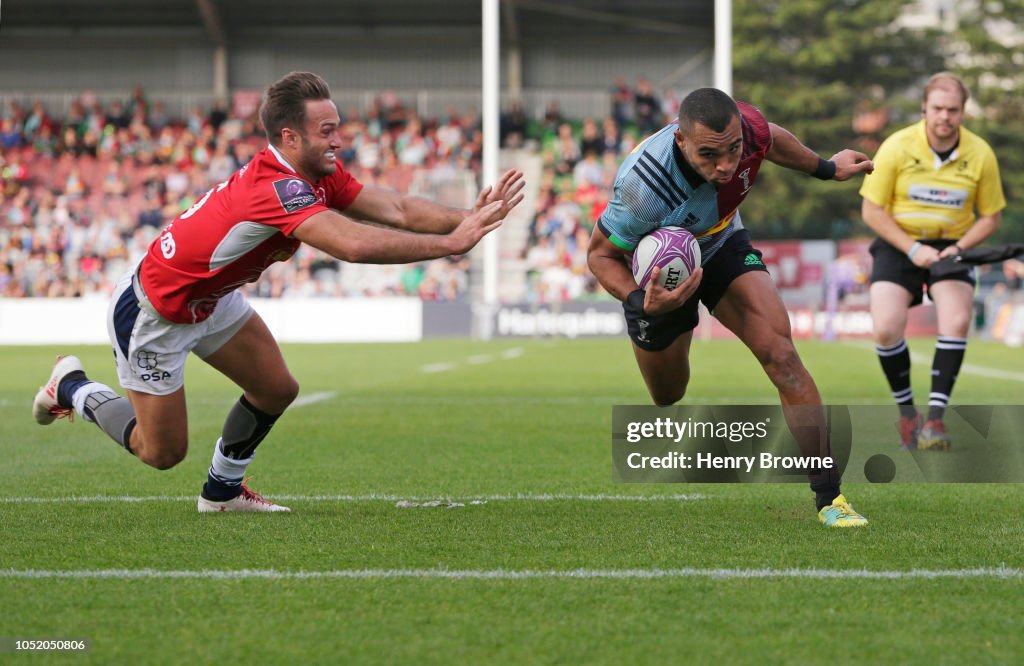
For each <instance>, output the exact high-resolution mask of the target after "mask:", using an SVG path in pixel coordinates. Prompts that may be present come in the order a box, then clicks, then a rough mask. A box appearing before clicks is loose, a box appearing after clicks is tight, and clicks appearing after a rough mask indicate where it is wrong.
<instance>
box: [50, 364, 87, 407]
mask: <svg viewBox="0 0 1024 666" xmlns="http://www.w3.org/2000/svg"><path fill="white" fill-rule="evenodd" d="M91 381H92V380H91V379H89V378H88V377H86V376H85V373H84V372H82V371H81V370H72V371H71V372H69V373H68V374H66V375H64V379H62V380H60V384H57V404H58V405H60V406H61V407H65V408H71V407H72V406H73V405H72V404H71V400H72V398H74V396H75V391H77V390H78V389H79V388H81V387H82V386H84V385H85V384H89V383H90V382H91Z"/></svg>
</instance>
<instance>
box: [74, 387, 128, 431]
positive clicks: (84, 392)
mask: <svg viewBox="0 0 1024 666" xmlns="http://www.w3.org/2000/svg"><path fill="white" fill-rule="evenodd" d="M98 391H105V392H107V393H110V394H111V395H112V396H113V397H118V396H117V392H116V391H114V389H112V388H110V387H109V386H107V385H106V384H101V383H100V382H94V381H92V380H89V383H88V384H85V385H83V386H82V387H80V388H79V389H78V390H77V391H75V392H74V393H73V394H72V395H71V406H72V407H74V408H75V413H76V414H78V415H79V416H81V417H82V418H83V419H85V420H86V421H88V422H89V423H96V421H95V420H94V419H92V418H89V415H88V414H86V413H85V401H86V400H87V399H88V398H89V396H90V395H92V394H93V393H96V392H98Z"/></svg>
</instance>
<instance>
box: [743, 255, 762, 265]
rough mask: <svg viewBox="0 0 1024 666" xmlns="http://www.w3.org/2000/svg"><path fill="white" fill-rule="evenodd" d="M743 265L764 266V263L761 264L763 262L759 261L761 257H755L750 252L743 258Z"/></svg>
mask: <svg viewBox="0 0 1024 666" xmlns="http://www.w3.org/2000/svg"><path fill="white" fill-rule="evenodd" d="M743 264H744V265H745V266H764V262H763V261H761V257H759V256H757V255H756V254H754V253H753V252H751V253H750V254H748V255H747V256H746V257H745V258H744V259H743Z"/></svg>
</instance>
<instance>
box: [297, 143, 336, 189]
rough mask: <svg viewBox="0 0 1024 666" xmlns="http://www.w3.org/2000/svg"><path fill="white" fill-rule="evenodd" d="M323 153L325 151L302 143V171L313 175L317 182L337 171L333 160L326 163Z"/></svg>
mask: <svg viewBox="0 0 1024 666" xmlns="http://www.w3.org/2000/svg"><path fill="white" fill-rule="evenodd" d="M325 152H326V151H325V150H322V149H318V148H314V147H313V146H311V145H310V144H308V143H305V142H303V146H302V170H303V171H305V172H307V173H310V174H313V175H315V176H316V179H317V180H319V179H321V178H325V177H327V176H330V175H331V174H333V173H334V172H335V171H336V170H337V165H336V164H335V162H334V160H331V161H328V160H327V158H325V157H324V153H325Z"/></svg>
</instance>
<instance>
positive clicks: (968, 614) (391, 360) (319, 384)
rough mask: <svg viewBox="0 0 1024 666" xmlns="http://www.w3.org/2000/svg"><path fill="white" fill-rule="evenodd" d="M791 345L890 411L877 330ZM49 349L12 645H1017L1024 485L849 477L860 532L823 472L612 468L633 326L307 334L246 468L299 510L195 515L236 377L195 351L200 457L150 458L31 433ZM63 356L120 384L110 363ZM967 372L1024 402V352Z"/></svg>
mask: <svg viewBox="0 0 1024 666" xmlns="http://www.w3.org/2000/svg"><path fill="white" fill-rule="evenodd" d="M930 345H931V342H930V341H927V340H921V341H912V343H911V347H912V349H913V350H914V351H916V352H919V353H920V354H923V355H928V356H930V354H931V347H930ZM799 348H800V350H801V354H802V356H803V357H804V360H805V362H806V363H807V365H808V366H809V367H810V369H811V372H812V373H813V374H814V376H815V378H816V380H817V381H818V384H819V387H820V388H821V391H822V394H823V396H824V398H825V400H826V402H830V403H856V404H884V403H887V402H888V400H889V397H888V391H887V388H886V386H885V383H884V379H883V377H882V373H881V371H880V369H879V368H878V363H877V360H876V359H875V358H874V354H873V351H872V349H871V347H870V346H865V345H862V344H850V345H845V344H822V343H810V342H804V343H800V344H799ZM57 351H58V350H55V349H49V348H44V347H21V348H0V366H2V368H3V373H2V376H0V446H2V449H0V450H2V453H3V463H2V464H0V534H2V535H3V548H2V549H0V600H2V608H3V612H2V613H0V648H2V647H4V646H6V648H5V649H8V650H9V649H10V644H11V641H13V640H14V639H32V638H76V639H78V638H87V639H89V640H90V641H91V645H92V647H91V652H90V653H89V654H88V655H70V654H66V653H65V654H56V653H46V654H42V653H40V654H36V655H34V656H33V657H32V658H31V660H32V662H33V663H63V662H69V661H75V662H76V663H77V662H78V661H91V662H94V663H140V664H141V663H223V662H225V661H233V660H237V659H244V660H248V661H254V662H256V663H268V664H276V663H280V664H295V663H438V664H449V663H515V664H521V663H568V664H575V663H609V664H623V663H630V664H632V663H708V662H720V663H756V664H764V663H820V662H825V663H827V662H836V661H842V662H844V663H922V664H925V663H927V664H932V663H1019V662H1020V661H1021V659H1022V657H1024V638H1022V636H1024V618H1022V614H1021V612H1020V608H1021V606H1020V600H1021V598H1022V597H1024V578H1022V577H1021V576H1022V574H1021V569H1022V568H1024V552H1022V548H1021V545H1022V544H1024V523H1022V521H1021V520H1020V518H1019V510H1018V508H1017V507H1019V506H1020V505H1021V500H1022V499H1024V491H1022V489H1021V487H1020V486H1016V485H982V484H975V485H940V484H931V485H925V484H921V485H914V484H909V485H891V486H872V485H866V484H848V485H847V486H844V491H845V492H846V494H847V496H848V497H849V498H850V499H851V501H852V502H853V503H854V505H855V506H856V507H857V509H858V510H860V511H861V512H862V513H864V515H865V516H867V517H868V518H869V520H870V521H871V525H870V526H869V527H868V528H866V529H863V530H856V531H847V532H840V531H827V530H824V529H823V528H821V527H820V526H819V525H818V523H817V520H816V517H815V515H814V511H813V505H812V500H811V496H810V492H809V491H808V490H807V488H806V487H805V486H804V485H803V484H788V485H756V486H738V485H627V484H614V483H612V481H611V457H610V442H611V406H612V405H613V404H646V403H647V396H646V393H645V391H644V388H643V384H642V381H641V379H640V376H639V373H638V371H637V370H636V368H635V364H634V362H633V360H632V355H631V352H630V350H629V344H628V342H627V341H626V340H625V339H618V340H606V341H575V342H569V341H558V342H536V341H504V342H495V343H469V342H464V341H459V342H449V341H431V342H424V343H420V344H415V345H350V346H327V345H324V346H290V347H286V349H285V356H286V358H287V359H288V361H289V364H290V366H291V368H292V371H293V373H294V374H295V375H296V377H297V378H298V379H299V382H300V384H301V385H302V387H303V390H302V404H299V405H297V406H296V407H294V408H293V409H292V410H290V411H289V412H288V414H286V415H285V416H284V417H283V418H282V419H281V420H280V421H279V422H278V425H277V426H275V428H274V430H273V432H272V434H271V436H270V437H269V438H268V439H267V441H266V442H264V444H263V445H262V446H261V447H260V450H259V455H258V457H257V460H256V462H255V463H254V464H253V466H252V467H251V468H250V472H251V473H252V474H253V475H254V477H255V479H254V481H253V484H252V485H253V487H254V488H256V489H257V490H259V491H261V492H264V493H266V494H267V495H268V496H269V497H271V498H283V497H289V498H291V499H287V500H285V499H281V502H282V503H284V504H287V505H289V506H291V508H292V511H293V512H292V513H291V514H283V515H280V514H278V515H257V516H251V515H250V516H243V515H223V516H221V515H200V514H198V513H196V510H195V497H196V495H197V494H198V492H199V489H200V486H201V484H202V482H203V480H204V479H205V474H206V468H207V466H208V465H209V460H210V454H211V451H212V445H213V442H214V441H215V440H216V437H217V435H218V433H219V430H220V426H221V423H222V421H223V418H224V416H225V414H226V412H227V409H228V408H229V407H230V405H231V403H232V402H233V401H234V400H235V399H236V398H237V395H238V390H237V389H236V388H235V387H233V386H232V385H231V384H230V383H229V382H228V381H227V380H225V379H223V378H222V377H220V376H219V375H218V374H216V373H215V372H214V371H212V370H211V369H209V368H208V367H206V366H205V365H204V364H202V363H201V362H198V361H196V362H193V363H191V365H190V366H189V368H188V374H189V379H188V381H187V390H188V400H189V409H190V413H189V418H190V431H191V434H192V445H191V451H190V454H189V457H188V458H187V459H186V461H185V462H184V463H182V464H181V465H179V466H178V467H176V468H174V469H173V470H170V471H167V472H158V471H156V470H152V469H149V468H146V467H144V466H143V465H141V464H139V462H138V461H136V460H135V459H133V458H132V457H131V456H129V455H128V454H126V453H125V452H124V451H122V450H120V449H119V448H118V447H117V446H115V445H114V444H113V443H112V442H110V441H109V440H107V439H106V438H105V436H104V435H102V433H100V432H99V431H98V430H97V429H96V428H95V427H93V426H91V425H88V424H84V423H80V422H75V423H73V424H67V423H63V422H58V423H56V424H54V425H53V426H50V427H47V428H41V427H39V426H37V425H35V423H34V422H33V421H32V419H31V416H30V414H29V408H30V403H31V399H32V395H33V394H34V392H35V389H36V388H37V386H38V385H39V384H40V383H41V382H42V381H43V380H45V378H46V376H47V373H48V372H49V368H50V365H51V363H52V359H53V356H54V354H55V353H56V352H57ZM59 351H63V352H65V353H67V352H73V353H75V354H78V355H79V356H80V357H81V358H82V359H83V361H84V362H85V365H86V369H87V370H88V371H89V373H90V375H91V376H93V377H94V378H96V379H99V380H102V381H106V382H108V383H110V384H111V385H116V379H115V375H114V369H113V364H112V361H111V359H110V351H109V350H108V349H106V348H102V347H86V348H74V349H70V348H69V349H62V350H59ZM692 360H693V377H694V378H693V381H692V383H691V386H690V389H689V393H688V396H687V398H686V401H687V402H689V403H691V404H700V403H716V404H750V403H768V404H771V403H773V402H775V401H776V400H777V397H776V395H775V393H774V390H773V389H772V387H771V385H770V384H769V382H768V381H767V379H766V378H765V377H764V375H763V373H762V372H761V370H760V368H759V367H758V365H757V364H756V362H755V361H754V360H753V358H752V357H751V356H750V354H749V353H748V352H746V351H745V350H744V349H743V348H742V347H741V346H740V345H739V343H736V342H695V344H694V347H693V352H692ZM967 363H968V367H966V368H965V370H964V371H963V372H962V373H961V377H960V381H959V382H958V384H957V389H956V395H955V401H957V402H961V403H975V404H1000V403H1017V402H1020V398H1019V396H1020V395H1021V394H1022V388H1024V386H1022V384H1024V359H1022V358H1021V352H1020V351H1019V350H1011V349H1007V348H1005V347H1002V346H999V345H989V344H985V343H980V342H974V341H972V343H971V345H970V347H969V349H968V354H967ZM928 371H929V364H926V363H920V362H918V363H916V364H915V368H914V386H915V387H916V389H917V392H918V396H919V402H921V399H920V396H922V395H924V393H925V392H926V389H927V385H928V384H927V382H928ZM954 445H955V443H954ZM894 446H895V444H894ZM695 496H699V498H697V497H695ZM403 499H405V500H413V501H425V500H431V499H445V500H450V501H453V502H457V503H461V504H464V506H457V507H452V508H445V507H418V508H403V507H400V506H398V505H397V503H398V501H399V500H403ZM473 501H476V502H478V503H475V504H474V503H472V502H473ZM24 659H25V658H23V657H18V656H16V655H13V654H11V653H10V652H7V653H0V662H4V661H11V662H15V661H17V662H18V663H20V662H21V661H23V660H24Z"/></svg>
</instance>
